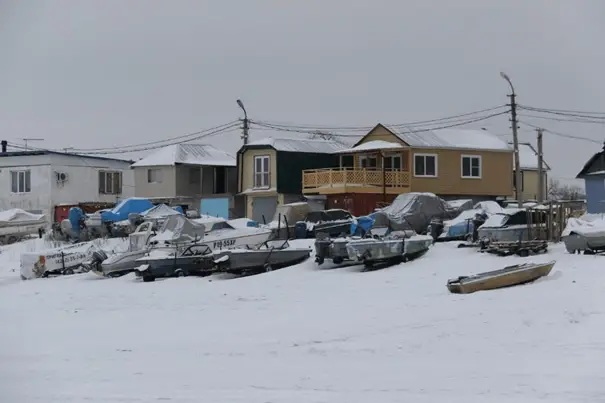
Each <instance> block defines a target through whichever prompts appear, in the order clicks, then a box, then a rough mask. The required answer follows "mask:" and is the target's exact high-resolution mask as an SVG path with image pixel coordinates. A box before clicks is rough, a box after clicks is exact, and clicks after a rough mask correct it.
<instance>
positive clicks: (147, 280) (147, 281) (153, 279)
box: [143, 275, 155, 283]
mask: <svg viewBox="0 0 605 403" xmlns="http://www.w3.org/2000/svg"><path fill="white" fill-rule="evenodd" d="M151 281H155V277H153V276H149V275H146V276H143V282H145V283H149V282H151Z"/></svg>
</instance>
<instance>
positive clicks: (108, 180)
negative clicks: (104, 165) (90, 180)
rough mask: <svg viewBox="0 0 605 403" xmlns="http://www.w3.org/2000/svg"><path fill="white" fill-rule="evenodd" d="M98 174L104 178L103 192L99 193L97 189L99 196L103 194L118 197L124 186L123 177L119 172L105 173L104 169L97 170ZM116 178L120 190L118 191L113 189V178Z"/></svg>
mask: <svg viewBox="0 0 605 403" xmlns="http://www.w3.org/2000/svg"><path fill="white" fill-rule="evenodd" d="M99 174H100V175H103V176H104V178H105V179H104V180H105V182H104V185H105V186H104V188H103V191H101V189H99V193H100V194H105V195H120V194H122V187H123V186H124V184H123V183H122V180H123V177H122V173H121V172H120V171H106V170H104V169H101V170H99ZM116 175H117V176H118V178H119V179H118V182H119V184H120V188H119V189H114V186H113V185H114V176H116ZM100 187H101V184H99V188H100Z"/></svg>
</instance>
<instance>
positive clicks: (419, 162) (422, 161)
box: [414, 154, 437, 178]
mask: <svg viewBox="0 0 605 403" xmlns="http://www.w3.org/2000/svg"><path fill="white" fill-rule="evenodd" d="M414 176H421V177H429V178H435V177H436V176H437V155H436V154H414Z"/></svg>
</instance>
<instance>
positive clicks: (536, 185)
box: [513, 143, 550, 200]
mask: <svg viewBox="0 0 605 403" xmlns="http://www.w3.org/2000/svg"><path fill="white" fill-rule="evenodd" d="M513 161H514V156H513ZM543 162H544V167H543V172H542V178H543V182H542V183H543V186H544V193H543V194H544V197H546V196H547V195H548V191H547V190H548V171H550V166H549V165H548V164H547V163H546V161H543ZM519 164H520V168H521V192H522V196H523V200H537V199H538V197H539V193H540V192H539V189H540V182H539V178H540V175H539V174H538V152H537V151H536V149H535V148H534V147H533V146H532V145H531V144H530V143H519ZM513 167H514V165H513ZM514 173H515V170H514V169H513V185H514ZM513 189H514V186H513ZM514 197H515V198H516V197H517V195H516V189H515V193H514Z"/></svg>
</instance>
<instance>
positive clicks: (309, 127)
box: [254, 105, 507, 132]
mask: <svg viewBox="0 0 605 403" xmlns="http://www.w3.org/2000/svg"><path fill="white" fill-rule="evenodd" d="M505 107H507V105H498V106H495V107H491V108H485V109H481V110H478V111H473V112H467V113H462V114H458V115H453V116H447V117H443V118H437V119H428V120H418V121H412V122H408V123H397V124H387V125H386V126H388V127H397V128H398V127H405V126H417V125H428V124H433V123H443V122H445V121H449V120H456V119H458V120H459V119H460V118H464V117H469V116H472V115H477V114H480V113H485V112H491V111H495V110H498V109H501V108H505ZM254 122H255V123H257V124H262V125H268V126H271V127H273V128H275V127H280V128H285V129H298V130H327V131H365V132H368V131H370V130H371V129H373V128H374V126H321V125H309V124H296V123H285V122H276V121H266V120H255V121H254Z"/></svg>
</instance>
